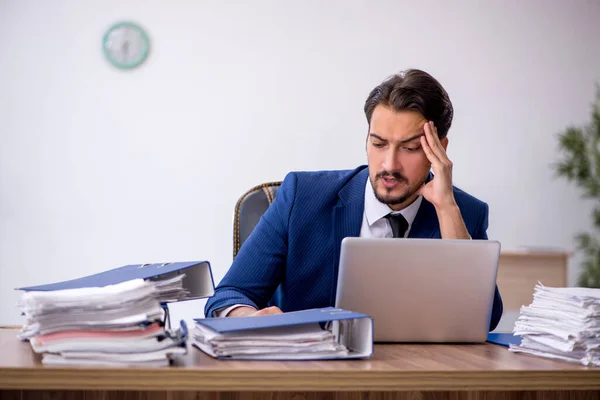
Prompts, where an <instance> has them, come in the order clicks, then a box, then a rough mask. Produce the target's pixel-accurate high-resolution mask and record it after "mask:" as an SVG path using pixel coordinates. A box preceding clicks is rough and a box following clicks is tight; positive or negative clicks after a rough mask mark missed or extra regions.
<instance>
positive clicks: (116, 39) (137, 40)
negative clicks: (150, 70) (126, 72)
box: [102, 22, 150, 69]
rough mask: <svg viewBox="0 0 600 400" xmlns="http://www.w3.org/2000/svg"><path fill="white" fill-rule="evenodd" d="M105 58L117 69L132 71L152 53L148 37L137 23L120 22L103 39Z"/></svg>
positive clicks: (109, 29)
mask: <svg viewBox="0 0 600 400" xmlns="http://www.w3.org/2000/svg"><path fill="white" fill-rule="evenodd" d="M102 49H103V50H104V56H105V57H106V59H107V60H108V61H109V62H110V63H111V64H112V65H114V66H115V67H117V68H120V69H132V68H135V67H138V66H140V65H141V64H142V63H143V62H144V61H146V58H148V52H149V51H150V39H149V38H148V35H147V34H146V32H145V31H144V29H142V27H141V26H139V25H138V24H136V23H133V22H119V23H116V24H114V25H112V26H111V27H110V28H108V30H107V31H106V33H105V34H104V37H103V38H102Z"/></svg>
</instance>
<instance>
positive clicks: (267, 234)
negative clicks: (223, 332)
mask: <svg viewBox="0 0 600 400" xmlns="http://www.w3.org/2000/svg"><path fill="white" fill-rule="evenodd" d="M296 179H297V177H296V175H295V174H294V173H290V174H288V175H287V176H286V177H285V179H284V181H283V183H282V185H281V187H280V188H279V190H278V191H277V196H276V197H275V200H274V201H273V203H272V204H271V206H270V207H269V208H268V209H267V211H266V212H265V214H264V215H263V216H262V217H261V219H260V221H259V222H258V224H257V225H256V227H255V228H254V230H253V231H252V233H251V234H250V236H249V237H248V239H247V240H246V241H245V242H244V244H243V245H242V247H241V248H240V251H239V252H238V254H237V257H236V258H235V260H234V261H233V264H232V265H231V267H230V268H229V270H228V271H227V273H226V274H225V277H224V278H223V280H221V282H220V283H219V285H218V286H217V287H216V289H215V294H214V296H212V297H211V298H210V299H209V300H208V302H207V303H206V306H205V308H204V313H205V315H206V317H212V316H213V312H214V311H216V310H219V309H222V308H225V307H229V306H232V305H234V304H244V305H249V306H252V307H254V308H256V309H262V308H265V307H266V306H267V304H268V302H269V300H271V297H272V296H273V294H274V293H275V290H276V289H277V287H278V286H279V284H280V283H281V280H282V277H283V273H284V270H285V265H286V260H287V250H288V225H289V220H290V214H291V212H292V207H293V205H294V198H295V193H296Z"/></svg>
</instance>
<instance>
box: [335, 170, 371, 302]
mask: <svg viewBox="0 0 600 400" xmlns="http://www.w3.org/2000/svg"><path fill="white" fill-rule="evenodd" d="M368 176H369V170H368V168H365V169H363V170H362V171H360V172H359V173H358V174H356V175H355V176H354V177H353V178H352V179H351V180H350V181H349V182H348V183H347V184H346V185H345V186H344V187H343V188H342V190H340V192H339V195H338V196H339V199H338V203H337V204H336V206H335V207H334V209H333V238H334V242H333V243H334V249H333V287H332V293H331V300H330V301H331V304H332V305H333V304H334V303H335V293H336V289H337V277H338V268H339V263H340V249H341V245H342V240H343V239H344V238H345V237H358V236H360V229H361V225H362V218H363V212H364V208H365V187H366V184H367V179H368Z"/></svg>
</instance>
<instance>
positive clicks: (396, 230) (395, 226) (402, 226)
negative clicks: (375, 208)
mask: <svg viewBox="0 0 600 400" xmlns="http://www.w3.org/2000/svg"><path fill="white" fill-rule="evenodd" d="M385 218H387V220H388V221H390V225H391V226H392V233H393V235H394V237H395V238H403V237H404V234H405V233H406V230H407V229H408V222H407V221H406V218H404V216H403V215H402V214H392V213H390V214H388V215H386V216H385Z"/></svg>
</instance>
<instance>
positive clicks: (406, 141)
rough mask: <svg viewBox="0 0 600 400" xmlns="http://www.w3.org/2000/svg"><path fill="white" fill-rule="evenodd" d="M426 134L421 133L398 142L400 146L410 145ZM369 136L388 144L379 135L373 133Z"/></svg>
mask: <svg viewBox="0 0 600 400" xmlns="http://www.w3.org/2000/svg"><path fill="white" fill-rule="evenodd" d="M424 134H425V132H419V133H417V134H416V135H414V136H411V137H409V138H408V139H404V140H400V141H399V142H398V144H405V143H408V142H412V141H413V140H415V139H416V138H419V137H421V136H423V135H424ZM369 136H372V137H374V138H375V139H378V140H381V141H382V142H387V141H388V140H387V139H384V138H382V137H381V136H379V135H378V134H376V133H373V132H370V133H369Z"/></svg>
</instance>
